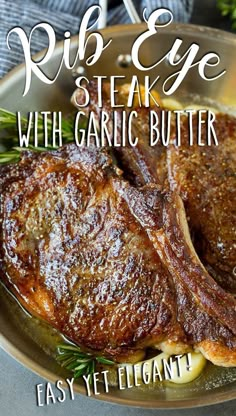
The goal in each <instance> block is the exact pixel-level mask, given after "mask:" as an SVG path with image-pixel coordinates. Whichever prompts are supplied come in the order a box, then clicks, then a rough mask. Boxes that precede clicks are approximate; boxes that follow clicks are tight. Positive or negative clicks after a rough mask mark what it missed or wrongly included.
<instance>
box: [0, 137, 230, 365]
mask: <svg viewBox="0 0 236 416" xmlns="http://www.w3.org/2000/svg"><path fill="white" fill-rule="evenodd" d="M0 191H1V246H0V249H1V250H0V253H1V264H0V277H1V279H2V280H3V281H4V283H5V284H6V285H7V286H8V287H9V288H10V290H11V291H12V292H14V293H15V295H16V296H17V297H18V299H19V300H20V302H21V303H22V304H23V305H24V306H25V307H26V308H27V309H28V310H29V311H30V312H31V313H33V314H34V315H37V316H39V317H41V318H43V319H44V320H46V321H47V322H49V323H50V324H51V325H53V326H54V327H55V328H57V329H59V330H60V331H61V332H62V333H63V334H64V335H66V336H67V337H69V338H70V339H71V340H73V341H74V342H75V343H77V344H79V345H80V346H81V347H83V348H84V349H93V350H96V351H99V352H102V353H103V354H105V355H106V356H110V357H113V358H114V359H115V360H117V361H128V360H130V361H136V360H138V359H140V358H142V357H143V356H144V354H145V350H146V348H147V347H148V346H155V347H156V348H159V349H162V350H165V351H168V352H172V353H183V352H184V351H187V350H189V349H190V348H192V347H193V346H194V347H195V348H198V349H200V350H201V351H202V352H203V353H204V354H205V355H206V356H207V357H208V358H209V359H210V360H212V361H213V362H215V363H217V364H220V365H226V366H232V365H235V364H236V301H235V299H234V298H233V297H232V296H231V295H229V294H227V293H226V292H224V291H223V290H222V289H221V288H220V287H219V286H218V285H217V284H216V283H215V282H214V280H213V279H212V278H211V277H210V276H209V275H208V274H207V272H206V271H205V269H204V268H203V266H202V265H201V263H200V262H199V260H198V258H197V256H196V254H195V252H194V249H193V247H192V245H191V241H190V239H189V236H188V230H187V225H186V224H187V223H186V220H185V216H184V209H183V206H182V203H181V200H180V198H179V197H178V195H177V194H175V193H172V192H167V193H166V192H161V191H160V189H159V188H158V186H156V185H147V186H145V187H143V188H140V189H137V188H134V187H132V186H131V185H130V184H129V183H128V182H127V181H125V180H123V179H122V177H121V175H120V171H119V169H117V168H116V166H114V164H113V162H112V159H111V157H110V156H109V154H108V153H107V152H106V150H100V149H96V148H95V147H94V148H93V147H92V148H77V147H76V146H75V145H74V144H71V145H67V146H65V147H63V148H62V149H59V150H58V151H54V152H45V153H41V154H39V153H33V152H27V153H25V154H24V155H23V157H22V159H21V161H20V162H19V164H16V165H9V166H6V167H3V168H1V172H0Z"/></svg>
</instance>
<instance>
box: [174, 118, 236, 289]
mask: <svg viewBox="0 0 236 416" xmlns="http://www.w3.org/2000/svg"><path fill="white" fill-rule="evenodd" d="M193 126H194V129H193V136H194V137H197V130H198V124H197V118H196V116H195V117H194V119H193ZM181 130H182V132H181V137H182V145H181V146H179V147H178V146H176V145H175V142H174V143H173V145H171V146H169V148H168V149H167V158H168V171H169V182H170V185H171V188H172V189H175V190H177V191H178V192H179V193H180V195H181V197H182V199H183V201H184V204H185V209H186V213H187V216H188V218H189V225H190V228H191V233H192V235H193V238H194V245H195V248H196V250H197V252H198V254H199V256H200V258H201V260H202V262H203V263H204V265H205V266H206V268H207V269H208V271H209V273H210V274H211V275H212V276H213V277H214V279H215V280H216V281H217V282H218V283H219V284H220V285H221V286H222V287H223V288H224V289H226V290H228V291H230V292H231V293H234V294H236V119H235V118H234V117H231V116H228V115H225V114H218V115H216V121H215V131H216V134H217V137H218V141H219V145H218V146H216V145H211V146H204V147H200V146H197V145H196V144H194V145H193V146H190V145H189V140H188V136H189V129H188V125H187V122H185V123H183V124H182V128H181ZM205 131H206V130H205V129H204V131H203V136H202V138H203V140H204V132H205ZM195 143H196V142H195Z"/></svg>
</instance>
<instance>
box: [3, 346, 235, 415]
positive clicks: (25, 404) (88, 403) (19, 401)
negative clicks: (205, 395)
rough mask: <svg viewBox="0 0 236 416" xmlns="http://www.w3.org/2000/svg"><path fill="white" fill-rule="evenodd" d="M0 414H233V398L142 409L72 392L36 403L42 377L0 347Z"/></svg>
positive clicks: (42, 381) (43, 381)
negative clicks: (215, 402) (210, 403)
mask: <svg viewBox="0 0 236 416" xmlns="http://www.w3.org/2000/svg"><path fill="white" fill-rule="evenodd" d="M0 371H1V384H0V415H1V416H16V415H18V416H39V415H48V416H52V415H53V416H62V415H65V414H67V415H70V416H75V415H76V416H93V415H96V416H111V415H112V416H154V415H157V416H158V415H161V416H200V415H201V416H222V415H227V416H233V415H236V408H235V404H236V403H235V401H231V402H228V403H225V404H220V405H215V406H210V407H204V408H197V409H191V410H190V409H184V410H182V409H180V410H144V409H137V408H128V407H124V406H118V405H113V404H109V403H104V402H101V401H98V400H95V399H91V398H88V397H84V396H81V395H79V394H76V395H75V400H74V401H71V400H70V399H67V400H66V401H65V402H64V403H63V404H61V403H56V404H50V405H48V406H43V407H37V404H36V394H35V386H36V384H39V383H43V384H44V386H45V383H46V381H45V380H43V379H42V378H41V377H38V376H37V375H35V374H33V373H31V371H29V370H27V369H25V368H24V367H22V365H21V364H18V363H16V362H15V361H13V360H12V359H11V358H10V357H9V356H8V355H7V354H6V353H5V352H3V351H0Z"/></svg>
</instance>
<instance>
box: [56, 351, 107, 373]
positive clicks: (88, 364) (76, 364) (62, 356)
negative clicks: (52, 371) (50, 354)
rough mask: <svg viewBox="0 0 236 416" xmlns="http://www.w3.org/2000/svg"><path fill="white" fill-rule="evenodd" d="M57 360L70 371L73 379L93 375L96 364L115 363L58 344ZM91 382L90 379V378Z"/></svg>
mask: <svg viewBox="0 0 236 416" xmlns="http://www.w3.org/2000/svg"><path fill="white" fill-rule="evenodd" d="M57 350H58V354H57V360H58V361H59V362H60V364H61V365H62V366H63V367H65V368H66V369H67V370H70V371H72V372H73V373H74V374H73V376H74V378H75V379H76V378H79V377H81V376H83V375H89V374H91V375H93V373H94V372H95V369H96V364H97V363H99V364H105V365H114V364H115V363H114V362H113V361H111V360H108V359H107V358H104V357H97V356H94V355H92V354H90V353H87V352H83V351H82V350H81V349H80V347H78V346H76V345H70V344H60V345H58V347H57ZM90 381H91V377H90Z"/></svg>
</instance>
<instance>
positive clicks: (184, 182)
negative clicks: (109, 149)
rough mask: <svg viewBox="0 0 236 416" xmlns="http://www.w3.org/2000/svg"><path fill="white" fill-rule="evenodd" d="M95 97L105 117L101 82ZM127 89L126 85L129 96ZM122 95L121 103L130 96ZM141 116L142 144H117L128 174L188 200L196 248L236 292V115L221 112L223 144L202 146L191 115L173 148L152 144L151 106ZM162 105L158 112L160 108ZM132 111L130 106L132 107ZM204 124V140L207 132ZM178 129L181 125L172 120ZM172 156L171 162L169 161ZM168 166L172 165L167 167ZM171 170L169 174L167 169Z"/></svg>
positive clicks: (92, 87) (137, 128) (93, 103)
mask: <svg viewBox="0 0 236 416" xmlns="http://www.w3.org/2000/svg"><path fill="white" fill-rule="evenodd" d="M88 90H89V94H90V97H91V100H90V105H89V107H87V110H85V111H88V112H89V111H94V112H95V113H96V114H97V117H98V118H99V115H100V111H101V108H100V107H98V105H97V102H98V99H97V93H96V91H97V85H96V82H95V81H92V82H90V84H89V86H88ZM126 91H127V89H124V88H122V87H120V93H122V94H123V95H125V94H126V93H127V92H126ZM122 94H120V95H119V100H120V101H119V102H118V103H125V102H126V101H127V97H126V96H124V97H122ZM72 102H73V104H74V105H76V106H77V107H79V105H80V103H81V102H83V91H82V90H81V89H78V90H76V91H75V92H74V94H73V97H72ZM103 104H104V107H103V108H104V109H105V110H106V111H107V112H108V113H110V112H111V111H112V108H111V106H110V101H109V85H108V84H104V86H103ZM136 110H137V112H138V114H139V118H138V120H139V121H137V123H136V124H134V125H133V130H132V131H133V135H134V137H139V142H138V145H137V146H136V147H135V148H133V147H125V148H124V147H123V148H118V149H115V152H116V155H117V158H118V160H119V162H120V163H121V166H122V167H123V169H124V172H125V174H126V176H127V178H128V179H130V180H132V182H133V183H134V184H135V185H138V186H140V185H144V184H147V183H153V182H154V183H158V184H161V185H162V187H163V186H165V187H168V186H169V185H170V187H171V189H176V190H177V191H178V192H179V193H180V195H181V197H182V199H183V201H184V205H185V209H186V212H187V218H188V224H189V227H190V231H191V237H192V239H193V242H194V247H195V249H196V251H197V253H198V255H199V257H200V259H201V261H202V262H203V264H204V266H205V267H206V268H207V270H208V272H209V273H210V274H211V275H212V276H213V278H214V279H215V280H216V281H217V282H218V283H219V285H221V286H222V287H223V288H224V289H225V290H227V291H229V292H230V293H233V294H236V228H235V226H236V225H235V224H236V119H235V118H234V117H230V116H227V115H225V114H218V115H217V116H216V122H215V124H214V126H215V130H216V135H217V137H218V140H219V146H215V145H213V144H212V145H211V146H204V147H200V146H198V145H197V144H196V143H197V134H198V132H197V130H198V124H197V116H193V143H194V145H192V146H190V144H189V128H188V120H187V119H186V121H185V122H183V123H182V126H181V146H175V145H174V144H173V145H170V146H168V147H167V148H166V147H164V146H162V145H161V144H160V143H158V144H157V145H156V146H154V147H150V146H149V144H148V135H149V131H148V130H149V109H148V108H145V107H140V108H139V109H136ZM160 110H161V109H160V108H155V111H156V112H157V113H158V112H160ZM127 111H129V109H127ZM206 128H207V127H206V125H204V126H202V140H204V136H205V135H206ZM172 134H173V137H174V136H175V129H174V126H173V125H172ZM167 159H168V163H167ZM167 165H168V168H167ZM167 171H168V173H167Z"/></svg>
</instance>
